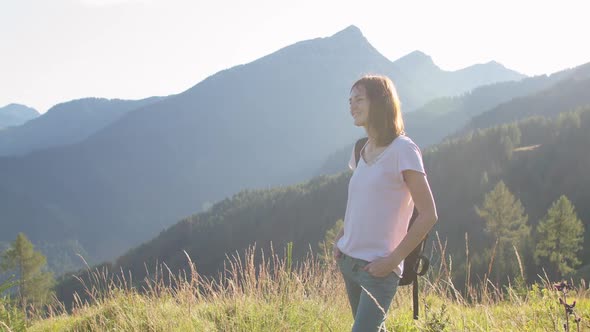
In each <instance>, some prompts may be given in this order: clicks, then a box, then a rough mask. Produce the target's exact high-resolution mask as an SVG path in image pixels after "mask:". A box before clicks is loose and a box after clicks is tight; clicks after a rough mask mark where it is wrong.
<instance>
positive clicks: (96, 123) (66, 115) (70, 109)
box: [0, 97, 162, 156]
mask: <svg viewBox="0 0 590 332" xmlns="http://www.w3.org/2000/svg"><path fill="white" fill-rule="evenodd" d="M161 99H162V98H160V97H151V98H147V99H143V100H137V101H135V100H119V99H112V100H109V99H104V98H85V99H78V100H73V101H69V102H66V103H61V104H58V105H56V106H54V107H52V108H51V109H49V111H47V112H46V113H44V114H43V115H41V116H39V117H37V118H35V119H33V120H31V121H29V122H27V123H25V124H23V125H21V126H17V127H11V128H6V129H4V130H2V131H0V156H9V155H23V154H26V153H29V152H31V151H35V150H40V149H44V148H48V147H55V146H61V145H68V144H74V143H78V142H81V141H83V140H84V139H85V138H87V137H88V136H90V135H91V134H93V133H95V132H97V131H98V130H100V129H102V128H104V127H106V126H107V125H109V124H111V123H113V122H115V121H116V120H117V119H119V118H120V117H121V116H122V115H123V114H125V113H126V112H128V111H131V110H133V109H137V108H140V107H143V106H146V105H149V104H152V103H155V102H157V101H160V100H161Z"/></svg>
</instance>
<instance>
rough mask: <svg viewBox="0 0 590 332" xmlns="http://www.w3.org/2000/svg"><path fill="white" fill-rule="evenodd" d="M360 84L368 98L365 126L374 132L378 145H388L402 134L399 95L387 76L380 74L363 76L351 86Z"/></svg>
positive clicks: (402, 123)
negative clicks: (367, 114) (367, 113)
mask: <svg viewBox="0 0 590 332" xmlns="http://www.w3.org/2000/svg"><path fill="white" fill-rule="evenodd" d="M357 86H362V87H364V88H365V90H366V92H367V98H369V116H368V119H367V127H368V128H370V129H371V130H372V131H374V132H375V134H376V137H375V139H376V142H375V144H377V145H378V146H386V145H389V144H390V143H391V142H392V141H393V140H394V139H395V138H396V137H398V136H399V135H404V134H405V132H404V120H403V119H402V110H401V107H400V101H399V97H398V95H397V91H396V90H395V86H394V85H393V82H392V81H391V79H389V77H387V76H382V75H370V76H364V77H362V78H361V79H359V80H358V81H356V82H355V83H354V84H353V85H352V88H351V89H350V90H351V91H352V89H354V88H355V87H357Z"/></svg>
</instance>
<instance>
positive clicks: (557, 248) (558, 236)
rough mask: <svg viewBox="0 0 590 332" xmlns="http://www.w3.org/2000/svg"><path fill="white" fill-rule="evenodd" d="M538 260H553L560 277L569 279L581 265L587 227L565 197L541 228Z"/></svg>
mask: <svg viewBox="0 0 590 332" xmlns="http://www.w3.org/2000/svg"><path fill="white" fill-rule="evenodd" d="M537 237H538V238H537V246H536V249H535V258H536V260H537V262H539V261H540V259H541V258H547V259H549V263H550V266H551V269H552V271H551V272H550V273H553V274H554V275H555V276H556V277H558V278H560V277H562V276H565V275H568V274H570V273H572V272H574V269H575V268H576V267H577V266H578V265H580V260H579V259H578V253H579V252H580V250H582V243H583V241H584V224H583V223H582V221H581V220H580V219H579V218H578V216H577V214H576V212H575V209H574V206H573V204H572V203H571V202H570V201H569V199H567V197H566V196H564V195H562V196H561V197H559V199H557V200H556V201H555V202H553V204H552V205H551V207H550V208H549V210H548V211H547V214H546V215H545V216H544V217H543V219H542V220H541V221H540V222H539V226H538V227H537Z"/></svg>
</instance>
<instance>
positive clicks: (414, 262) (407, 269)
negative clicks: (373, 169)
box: [354, 137, 430, 319]
mask: <svg viewBox="0 0 590 332" xmlns="http://www.w3.org/2000/svg"><path fill="white" fill-rule="evenodd" d="M367 140H368V138H367V137H364V138H361V139H359V140H358V141H357V142H356V144H355V145H354V158H355V159H354V161H355V163H356V165H357V166H358V163H359V160H360V158H361V150H362V148H363V146H365V144H366V143H367ZM417 217H418V210H417V209H416V207H414V212H413V213H412V218H411V219H410V224H409V225H408V229H410V228H411V227H412V224H414V221H415V220H416V218H417ZM427 237H428V235H426V236H425V237H424V239H423V240H422V242H420V244H419V245H418V246H417V247H416V248H415V249H414V250H412V252H411V253H410V254H409V255H408V257H406V258H405V259H404V262H403V266H404V272H403V274H402V278H401V279H400V280H399V286H406V285H409V284H412V295H413V296H412V297H413V305H414V319H418V304H419V303H418V276H423V275H425V274H426V271H428V267H429V266H430V261H429V260H428V257H426V256H424V255H423V254H422V253H423V252H424V247H425V246H426V238H427Z"/></svg>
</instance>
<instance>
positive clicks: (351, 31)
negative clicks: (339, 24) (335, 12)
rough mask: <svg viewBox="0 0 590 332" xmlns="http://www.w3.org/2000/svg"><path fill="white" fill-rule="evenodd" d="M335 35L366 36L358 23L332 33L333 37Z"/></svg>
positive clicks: (347, 36)
mask: <svg viewBox="0 0 590 332" xmlns="http://www.w3.org/2000/svg"><path fill="white" fill-rule="evenodd" d="M334 37H337V38H338V37H340V38H341V37H346V38H355V37H356V38H359V37H360V38H365V36H363V32H362V31H361V29H359V28H358V27H357V26H356V25H349V26H348V27H346V28H345V29H344V30H341V31H338V32H336V33H335V34H334V35H332V38H334Z"/></svg>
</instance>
